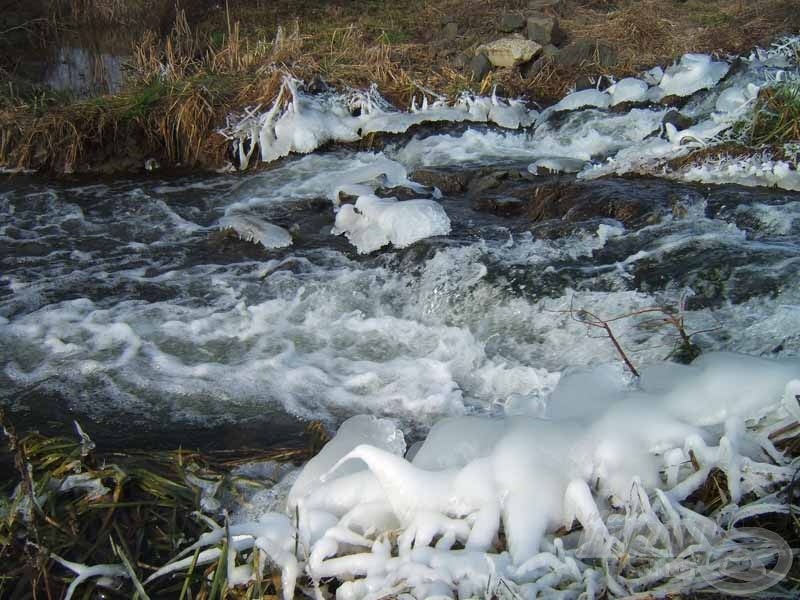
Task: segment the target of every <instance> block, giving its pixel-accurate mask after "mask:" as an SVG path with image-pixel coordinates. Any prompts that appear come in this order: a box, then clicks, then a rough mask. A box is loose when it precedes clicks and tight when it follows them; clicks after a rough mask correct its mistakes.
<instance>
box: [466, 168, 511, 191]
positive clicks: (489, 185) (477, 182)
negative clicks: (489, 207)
mask: <svg viewBox="0 0 800 600" xmlns="http://www.w3.org/2000/svg"><path fill="white" fill-rule="evenodd" d="M508 176H509V172H508V171H495V172H492V173H488V174H486V175H482V176H479V177H476V178H474V179H473V180H472V181H470V183H469V188H468V190H467V194H468V195H469V196H470V197H475V196H478V195H480V194H483V193H485V192H487V191H489V190H492V189H494V188H497V187H498V186H499V185H500V182H502V181H503V180H504V179H507V178H508Z"/></svg>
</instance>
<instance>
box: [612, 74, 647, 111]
mask: <svg viewBox="0 0 800 600" xmlns="http://www.w3.org/2000/svg"><path fill="white" fill-rule="evenodd" d="M647 90H648V85H647V83H645V82H644V81H642V80H641V79H636V78H635V77H626V78H625V79H621V80H619V81H618V82H617V83H615V84H614V85H612V86H611V87H610V88H608V93H609V94H611V105H612V106H614V105H617V104H619V103H621V102H644V101H645V100H647Z"/></svg>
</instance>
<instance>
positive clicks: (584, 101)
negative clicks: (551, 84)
mask: <svg viewBox="0 0 800 600" xmlns="http://www.w3.org/2000/svg"><path fill="white" fill-rule="evenodd" d="M610 105H611V95H610V94H607V93H606V92H601V91H600V90H581V91H580V92H573V93H571V94H568V95H566V96H564V97H563V98H562V99H561V100H559V101H558V102H557V103H556V104H554V105H553V106H552V107H551V109H550V110H551V111H553V112H559V111H562V110H576V109H578V108H584V107H587V106H593V107H596V108H608V107H609V106H610Z"/></svg>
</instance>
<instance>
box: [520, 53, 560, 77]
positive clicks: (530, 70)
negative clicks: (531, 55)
mask: <svg viewBox="0 0 800 600" xmlns="http://www.w3.org/2000/svg"><path fill="white" fill-rule="evenodd" d="M552 62H553V61H552V60H550V58H548V57H547V56H540V57H539V58H537V59H536V60H532V61H531V62H529V63H527V64H525V65H522V68H521V69H520V73H521V74H522V77H523V78H525V79H533V78H534V77H536V76H537V75H538V74H539V72H540V71H541V70H542V69H544V68H545V67H546V66H547V65H548V64H552Z"/></svg>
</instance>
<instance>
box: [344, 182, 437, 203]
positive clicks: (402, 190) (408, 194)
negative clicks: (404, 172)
mask: <svg viewBox="0 0 800 600" xmlns="http://www.w3.org/2000/svg"><path fill="white" fill-rule="evenodd" d="M339 194H340V197H341V192H339ZM375 195H376V196H377V197H378V198H397V199H398V200H401V201H402V200H416V199H417V198H429V197H431V196H433V189H430V190H424V191H417V190H412V189H411V188H407V187H404V186H396V187H379V188H377V189H376V190H375Z"/></svg>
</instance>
